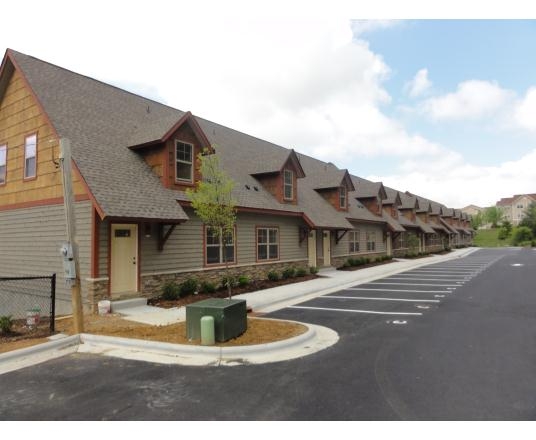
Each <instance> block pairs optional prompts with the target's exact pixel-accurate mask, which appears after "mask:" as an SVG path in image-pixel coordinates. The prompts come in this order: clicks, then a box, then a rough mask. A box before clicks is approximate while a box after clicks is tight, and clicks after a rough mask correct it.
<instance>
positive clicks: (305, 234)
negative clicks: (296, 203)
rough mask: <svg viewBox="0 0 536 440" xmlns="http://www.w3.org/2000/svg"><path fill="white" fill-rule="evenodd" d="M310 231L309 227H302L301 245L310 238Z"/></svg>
mask: <svg viewBox="0 0 536 440" xmlns="http://www.w3.org/2000/svg"><path fill="white" fill-rule="evenodd" d="M309 231H310V229H309V228H308V227H307V226H300V244H302V243H303V240H305V239H306V238H307V237H308V236H309Z"/></svg>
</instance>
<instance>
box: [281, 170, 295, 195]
mask: <svg viewBox="0 0 536 440" xmlns="http://www.w3.org/2000/svg"><path fill="white" fill-rule="evenodd" d="M283 197H284V199H285V200H293V199H294V172H293V171H292V170H284V171H283Z"/></svg>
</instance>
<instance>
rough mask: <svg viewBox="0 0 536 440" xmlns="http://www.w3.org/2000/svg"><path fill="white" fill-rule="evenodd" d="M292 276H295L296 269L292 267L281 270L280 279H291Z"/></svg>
mask: <svg viewBox="0 0 536 440" xmlns="http://www.w3.org/2000/svg"><path fill="white" fill-rule="evenodd" d="M294 275H296V269H294V268H293V267H287V268H286V269H285V270H283V272H282V274H281V277H282V278H283V279H284V280H286V279H288V278H293V277H294Z"/></svg>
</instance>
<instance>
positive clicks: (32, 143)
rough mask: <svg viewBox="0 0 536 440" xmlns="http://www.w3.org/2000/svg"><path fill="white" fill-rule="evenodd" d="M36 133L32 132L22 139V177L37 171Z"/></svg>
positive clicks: (30, 176)
mask: <svg viewBox="0 0 536 440" xmlns="http://www.w3.org/2000/svg"><path fill="white" fill-rule="evenodd" d="M36 159H37V135H36V134H32V135H31V136H28V137H27V138H26V139H25V141H24V178H25V179H30V178H32V177H35V176H36V171H37V160H36Z"/></svg>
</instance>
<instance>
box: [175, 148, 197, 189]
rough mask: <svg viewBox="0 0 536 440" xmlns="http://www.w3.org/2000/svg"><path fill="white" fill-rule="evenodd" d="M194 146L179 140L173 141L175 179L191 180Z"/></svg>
mask: <svg viewBox="0 0 536 440" xmlns="http://www.w3.org/2000/svg"><path fill="white" fill-rule="evenodd" d="M193 154H194V146H193V145H192V144H186V143H184V142H181V141H175V172H176V173H175V176H176V177H175V180H177V181H181V182H193V180H194V179H193V170H194V167H193Z"/></svg>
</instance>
